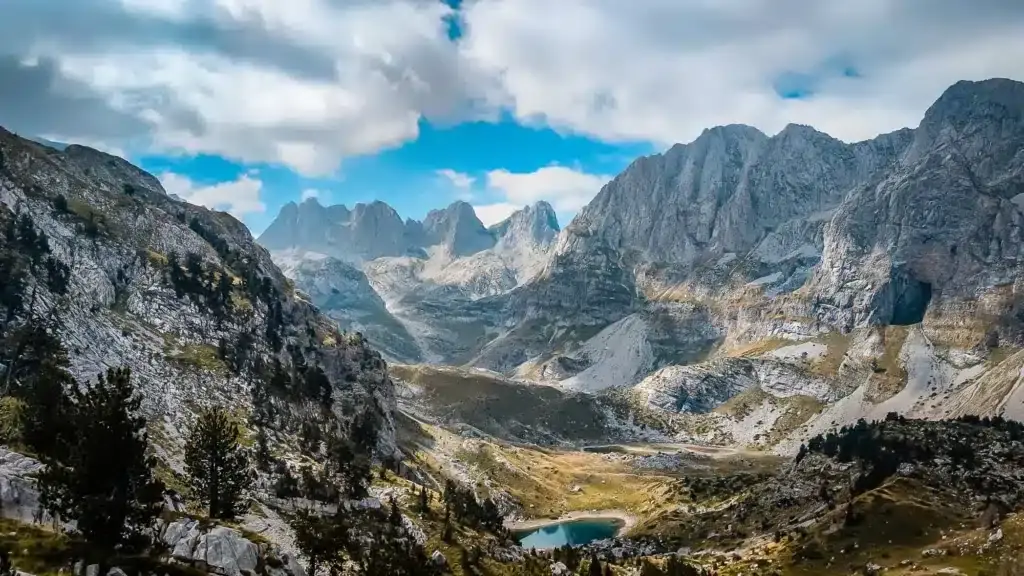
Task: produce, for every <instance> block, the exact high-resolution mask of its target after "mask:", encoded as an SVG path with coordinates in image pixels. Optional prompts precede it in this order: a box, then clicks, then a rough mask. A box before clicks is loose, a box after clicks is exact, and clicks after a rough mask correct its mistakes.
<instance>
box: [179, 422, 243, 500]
mask: <svg viewBox="0 0 1024 576" xmlns="http://www.w3.org/2000/svg"><path fill="white" fill-rule="evenodd" d="M239 435H240V432H239V429H238V425H237V424H235V423H234V422H232V421H231V419H230V418H229V417H228V415H227V413H226V412H224V410H223V409H222V408H220V407H215V408H212V409H209V410H204V411H203V412H202V413H200V414H199V417H198V418H197V419H196V422H195V424H194V425H193V426H192V428H191V429H190V430H189V433H188V440H187V441H186V443H185V468H186V470H187V472H188V476H189V478H188V480H189V484H190V487H191V489H192V495H193V497H194V498H196V499H197V500H199V501H200V502H202V503H203V505H204V506H207V508H208V510H209V514H210V517H211V518H234V517H235V516H237V515H238V514H241V513H242V512H244V511H245V509H246V507H247V506H248V502H247V501H246V499H245V492H246V489H247V488H248V486H249V483H250V482H251V481H252V477H253V473H252V470H251V469H250V467H249V457H248V454H246V452H245V450H244V449H243V448H242V446H241V445H240V444H239V441H238V440H239Z"/></svg>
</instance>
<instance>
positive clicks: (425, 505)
mask: <svg viewBox="0 0 1024 576" xmlns="http://www.w3.org/2000/svg"><path fill="white" fill-rule="evenodd" d="M428 512H430V501H429V500H427V488H426V486H420V514H427V513H428Z"/></svg>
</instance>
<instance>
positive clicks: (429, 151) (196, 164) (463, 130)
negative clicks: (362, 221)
mask: <svg viewBox="0 0 1024 576" xmlns="http://www.w3.org/2000/svg"><path fill="white" fill-rule="evenodd" d="M654 151H655V149H654V147H653V146H652V145H651V144H650V143H646V142H639V143H614V144H609V143H606V142H602V141H600V140H597V139H594V138H588V137H584V136H574V135H568V134H559V133H558V132H556V131H555V130H553V129H551V128H549V127H531V126H524V125H522V124H519V123H517V122H515V121H514V120H513V119H511V118H508V117H505V118H502V119H499V120H497V121H494V122H490V121H486V122H485V121H476V122H466V123H460V124H456V125H454V126H440V127H435V126H433V125H432V124H431V123H430V122H428V121H426V120H421V121H420V124H419V136H418V137H417V138H416V139H415V140H413V141H410V142H407V143H405V144H403V145H401V146H400V147H398V148H395V149H391V150H385V151H382V152H379V153H376V154H367V155H362V156H358V157H353V158H347V159H345V160H344V161H343V162H342V164H341V167H340V168H339V169H338V171H337V172H336V173H335V174H332V175H327V176H318V177H311V176H302V175H301V174H299V173H297V172H296V171H294V170H291V169H289V168H287V167H285V166H281V165H280V164H268V163H257V164H246V163H244V162H239V161H232V160H228V159H225V158H224V157H222V156H215V155H198V156H191V155H185V156H173V155H170V156H169V155H146V154H140V155H137V156H133V157H132V160H133V161H135V162H137V163H138V164H139V165H140V166H141V167H142V168H144V169H146V170H148V171H150V172H152V173H154V174H157V175H163V174H166V173H174V174H178V175H182V176H185V177H187V178H188V179H189V180H190V184H191V185H192V186H193V187H195V188H198V187H203V186H212V185H216V184H218V183H223V182H231V181H236V180H238V179H239V178H240V177H242V176H243V175H246V174H250V173H251V175H252V176H253V177H254V178H258V179H259V180H260V181H261V182H262V188H261V190H260V198H261V200H262V202H263V204H264V209H263V210H261V211H253V212H246V213H243V214H241V216H242V219H243V221H244V222H245V223H246V224H247V225H248V226H249V227H250V228H251V229H252V230H253V231H254V232H255V233H259V232H260V231H262V230H263V229H264V228H266V226H267V225H269V224H270V222H271V221H272V220H273V218H274V217H275V216H276V215H277V213H278V211H279V210H280V208H281V206H283V205H284V204H286V203H287V202H291V201H296V202H298V201H301V200H302V199H303V198H304V197H305V196H309V195H313V194H315V195H316V196H317V199H318V201H319V202H320V203H322V204H346V205H348V206H350V207H351V206H352V205H354V204H355V203H357V202H371V201H373V200H383V201H385V202H387V203H388V204H390V205H391V206H393V207H394V208H395V209H396V210H397V211H398V213H399V214H400V215H402V217H403V218H405V217H409V218H414V219H422V218H423V216H424V215H426V213H427V212H428V211H429V210H432V209H436V208H442V207H444V206H447V205H448V204H450V203H452V202H454V201H456V200H468V201H470V202H471V203H473V204H474V205H476V206H484V207H487V206H495V205H502V204H505V203H507V202H508V198H507V194H506V193H504V192H503V191H502V190H500V189H494V188H492V187H491V186H489V185H488V173H489V172H491V171H494V170H505V171H508V172H511V173H517V174H532V173H536V172H537V171H538V170H540V169H543V168H545V167H551V166H561V167H565V168H568V169H570V170H573V171H576V172H580V173H584V174H590V175H609V176H614V175H615V174H617V173H618V172H620V171H621V170H622V169H623V168H625V167H626V166H627V165H628V164H629V163H630V162H632V161H633V160H634V159H635V158H637V157H638V156H641V155H645V154H650V153H653V152H654ZM449 171H451V172H454V173H457V174H460V175H465V176H467V177H468V178H469V179H472V183H469V184H468V186H466V185H460V184H463V183H461V182H460V183H457V182H453V179H452V177H450V176H447V175H446V174H450V173H451V172H449ZM456 179H458V177H457V176H456ZM598 184H599V183H598ZM597 191H598V189H596V188H593V187H592V188H591V189H590V191H589V195H590V196H592V195H593V194H595V193H596V192H597ZM569 192H574V191H572V190H570V191H569ZM580 193H581V194H583V195H588V191H587V189H584V190H582V191H580ZM546 199H547V198H544V197H543V196H538V197H536V200H546ZM552 200H554V198H552ZM528 201H529V199H524V201H523V203H524V204H525V203H527V202H528ZM577 203H578V202H577ZM512 205H515V204H512ZM570 206H575V205H574V204H570ZM484 212H485V214H481V217H482V218H483V219H485V220H487V216H491V217H490V219H491V220H493V219H494V218H495V217H496V216H493V215H491V214H490V213H486V208H484ZM500 213H502V210H499V211H498V212H497V214H500ZM574 214H575V208H573V207H570V208H569V209H563V210H560V211H559V214H558V216H559V220H560V223H561V224H563V225H564V224H565V223H566V222H567V220H568V219H569V218H571V217H572V216H573V215H574ZM488 223H489V222H488Z"/></svg>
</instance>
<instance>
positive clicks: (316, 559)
mask: <svg viewBox="0 0 1024 576" xmlns="http://www.w3.org/2000/svg"><path fill="white" fill-rule="evenodd" d="M291 526H292V529H293V530H294V531H295V545H296V546H298V548H299V551H300V552H302V555H303V556H305V557H306V559H307V561H308V562H309V564H308V565H307V569H306V573H307V574H310V575H311V576H315V574H316V573H317V569H318V568H319V567H320V566H323V565H326V566H328V567H332V566H334V565H337V564H339V563H340V562H341V560H342V552H343V551H344V550H346V549H347V548H348V547H349V546H350V545H351V542H350V539H349V526H348V524H347V523H346V522H345V521H344V517H343V516H342V514H341V513H340V511H339V513H337V514H334V515H333V516H325V515H321V514H318V513H317V512H314V511H311V510H307V509H304V508H303V509H300V510H298V511H296V513H295V516H294V517H293V518H292V521H291ZM332 573H333V572H332Z"/></svg>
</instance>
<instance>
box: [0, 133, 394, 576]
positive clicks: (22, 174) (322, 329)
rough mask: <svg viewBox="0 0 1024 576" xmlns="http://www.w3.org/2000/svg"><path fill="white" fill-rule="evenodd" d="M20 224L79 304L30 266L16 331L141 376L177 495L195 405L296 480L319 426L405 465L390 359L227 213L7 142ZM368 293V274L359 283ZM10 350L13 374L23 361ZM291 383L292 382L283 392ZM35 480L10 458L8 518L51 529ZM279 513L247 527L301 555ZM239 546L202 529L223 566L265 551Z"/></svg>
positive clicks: (83, 370)
mask: <svg viewBox="0 0 1024 576" xmlns="http://www.w3.org/2000/svg"><path fill="white" fill-rule="evenodd" d="M11 222H16V223H17V229H18V230H19V232H18V235H20V234H21V232H20V231H21V230H22V229H24V228H30V229H31V230H33V231H34V234H45V239H46V241H45V243H44V244H45V250H46V253H47V255H48V258H51V259H52V261H53V263H54V264H53V266H54V268H55V270H57V271H58V272H59V271H60V270H61V269H62V267H66V272H67V276H66V278H65V280H66V291H64V290H61V291H57V290H56V289H55V288H54V287H53V286H54V284H53V273H52V272H51V273H50V276H49V277H47V276H46V275H45V274H42V273H40V272H39V271H36V270H34V269H29V270H27V271H26V273H25V274H24V275H23V276H22V277H21V278H22V279H21V280H18V281H17V282H15V280H14V278H13V277H5V292H4V296H5V300H4V303H5V306H8V305H9V303H10V302H12V301H13V300H11V299H10V298H8V297H9V296H10V295H11V293H10V290H7V289H8V288H12V287H13V288H18V287H21V288H22V290H20V293H21V296H22V299H21V302H22V304H23V306H21V307H18V306H14V307H8V308H7V313H8V316H7V318H6V320H7V321H6V323H5V328H9V327H11V326H13V325H16V324H18V323H20V322H29V321H45V322H46V325H47V326H51V327H52V330H53V333H54V334H55V335H56V336H58V337H59V338H60V341H61V342H62V343H63V346H64V348H65V349H66V351H67V354H68V359H69V362H70V367H69V368H70V372H71V374H72V375H73V376H74V377H75V378H76V379H78V380H79V381H82V382H84V381H87V380H93V379H95V378H96V376H97V374H99V373H101V372H103V371H105V370H106V369H107V368H112V367H126V368H129V369H130V370H131V379H132V383H133V385H134V387H135V389H136V390H137V391H139V393H140V395H141V397H142V411H143V413H144V416H145V417H146V419H147V421H148V436H149V438H150V446H151V447H152V449H153V450H154V451H155V453H156V455H157V456H158V457H159V460H160V465H159V467H158V469H157V474H158V475H159V476H160V477H161V479H163V480H164V481H165V482H166V483H167V484H168V485H176V484H177V483H180V476H179V474H180V473H181V472H182V471H183V465H182V451H183V446H182V442H183V438H182V432H183V431H184V430H186V429H187V428H188V425H189V424H190V423H191V421H192V419H193V418H194V416H195V414H196V412H197V409H198V408H200V407H209V406H212V405H219V406H222V407H224V408H225V409H226V410H227V412H228V413H229V414H231V415H232V417H233V418H237V419H238V421H239V423H240V425H241V427H242V431H243V442H245V443H253V442H256V441H257V436H262V437H264V438H265V440H266V443H267V446H268V448H269V449H270V450H272V451H273V454H275V459H279V460H278V462H279V463H280V464H281V466H283V467H284V468H285V469H289V468H291V469H294V468H296V467H297V464H298V462H299V461H300V460H302V459H303V458H304V457H303V456H302V455H301V454H302V452H304V451H305V449H303V448H302V447H301V445H300V444H301V441H300V440H301V436H302V435H303V434H308V433H309V430H310V428H311V427H314V428H317V427H319V428H318V429H321V433H328V432H329V433H335V431H336V429H341V430H344V426H346V424H347V423H348V422H350V421H351V420H352V418H353V415H361V416H364V417H366V418H369V419H370V420H371V421H372V422H373V424H374V430H375V437H376V439H377V451H378V453H379V454H380V455H381V456H387V457H390V456H392V455H396V454H397V452H396V451H397V448H396V441H395V433H394V419H393V415H394V412H395V410H396V400H395V394H394V385H393V383H392V381H391V379H390V377H389V375H388V373H387V369H386V364H385V362H384V360H383V359H382V358H381V355H380V354H379V353H378V352H376V351H375V350H373V349H372V348H371V347H370V346H369V345H368V344H367V343H366V340H365V339H364V338H363V337H362V336H359V335H357V334H355V333H352V332H342V331H340V330H339V329H338V327H337V324H336V322H335V321H334V320H332V319H330V318H328V317H326V316H324V315H323V314H321V313H320V312H319V311H318V310H317V307H316V306H315V305H314V304H312V303H311V302H309V301H308V299H307V298H308V297H307V296H305V295H303V294H302V293H300V292H298V291H296V290H295V289H294V287H293V285H292V283H291V281H289V280H288V279H287V278H286V277H285V276H284V275H283V274H282V273H281V271H280V270H279V269H278V267H277V266H276V265H275V264H274V263H273V261H272V260H271V257H270V254H269V253H268V252H267V251H266V250H265V249H263V248H262V247H260V246H259V245H257V244H256V243H255V242H254V240H253V238H252V237H251V235H250V234H249V232H248V230H247V229H246V227H245V226H244V225H243V224H242V223H241V222H239V221H237V220H236V219H234V218H233V217H231V216H230V215H228V214H226V213H221V212H215V211H211V210H207V209H205V208H201V207H198V206H193V205H190V204H187V203H184V202H181V201H178V200H174V199H172V198H170V197H168V196H167V195H166V194H165V193H164V191H163V189H162V188H161V187H160V185H159V183H158V182H157V181H156V180H155V179H154V178H153V177H152V176H150V175H148V174H146V173H144V172H142V171H141V170H139V169H137V168H135V167H133V166H131V165H130V164H128V163H127V162H125V161H124V160H121V159H119V158H115V157H113V156H108V155H106V154H103V153H100V152H97V151H95V150H89V149H84V148H82V147H78V146H69V147H67V149H66V150H65V151H63V152H62V151H58V150H55V149H52V148H48V147H44V146H41V145H38V144H36V143H34V142H31V141H28V140H24V139H22V138H19V137H17V136H15V135H13V134H11V133H9V132H6V131H3V130H2V129H0V224H2V225H3V227H4V229H5V230H9V229H10V228H9V226H8V225H9V224H10V223H11ZM12 238H15V237H14V236H6V237H4V238H0V256H2V257H3V258H0V259H4V260H5V262H7V263H9V262H11V261H12V260H11V259H10V258H9V256H11V255H12V254H14V255H15V256H16V257H19V258H20V257H21V256H22V255H20V254H16V251H18V250H22V249H23V248H21V247H19V246H17V245H16V242H15V240H13V239H12ZM34 249H35V250H39V248H38V247H36V248H34ZM12 251H15V252H12ZM47 266H50V264H47ZM5 270H6V269H5ZM5 274H7V272H6V271H5ZM360 281H362V282H365V277H362V278H361V277H359V276H358V274H357V275H356V276H354V277H353V279H352V282H356V283H358V282H360ZM347 294H348V293H347ZM378 303H379V300H378ZM12 310H14V316H13V317H12V316H11V315H10V314H11V311H12ZM374 324H376V322H374ZM6 350H7V349H6V348H5V356H4V358H3V359H0V364H2V365H3V367H4V368H6V367H7V366H8V365H9V364H10V363H11V362H12V360H11V359H10V357H8V356H7V355H6ZM308 368H317V369H319V370H320V371H322V374H323V376H324V377H325V383H326V385H327V386H329V387H330V395H329V396H330V398H331V403H330V405H329V406H327V407H325V406H326V405H325V403H324V402H323V400H322V398H321V400H320V401H317V400H315V399H313V398H310V397H309V396H308V395H304V394H305V393H304V392H303V391H302V390H303V389H302V388H301V387H300V386H295V385H294V383H295V382H302V381H303V374H304V373H305V371H306V370H307V369H308ZM282 378H283V379H284V381H286V382H287V383H289V384H287V385H286V386H285V387H284V388H283V389H282V384H281V380H282ZM275 382H276V383H275ZM275 387H276V388H275ZM268 390H269V391H270V392H269V393H268ZM5 400H10V399H9V398H5ZM257 402H262V404H261V405H260V408H259V411H260V413H261V414H268V413H270V414H273V417H272V418H269V419H268V418H267V417H266V416H264V417H263V421H262V423H260V424H256V423H255V422H256V418H255V417H254V416H253V414H254V413H255V412H257V406H256V404H257ZM8 424H9V423H8ZM257 428H258V429H257ZM7 441H8V439H7V438H5V439H4V442H7ZM37 468H38V463H37V462H34V461H33V460H32V459H31V458H27V457H23V456H21V455H18V454H16V453H13V452H9V451H6V450H5V451H4V452H3V454H0V497H2V501H0V503H2V511H3V515H4V516H5V517H11V518H15V519H18V520H22V521H30V520H33V519H35V520H38V518H36V514H37V506H36V500H37V498H38V497H37V496H36V495H35V491H34V485H33V480H32V478H31V474H32V472H33V471H34V470H36V469H37ZM272 480H273V479H272V478H270V477H269V473H268V475H261V477H260V481H259V482H258V483H257V484H256V487H257V490H255V492H254V494H253V496H254V497H255V498H256V499H257V500H259V499H261V498H267V497H268V491H269V486H270V485H271V484H272ZM169 506H170V507H171V508H172V509H174V504H173V503H169ZM273 509H274V508H273V506H269V505H268V506H254V507H253V512H252V513H251V514H250V515H249V516H247V517H246V518H245V519H244V521H245V522H246V523H252V524H256V525H260V526H263V527H264V528H268V527H272V530H271V532H270V533H272V534H274V535H275V536H274V539H275V541H276V542H278V544H279V545H283V546H284V547H285V549H286V550H288V551H289V552H290V553H292V554H294V551H293V550H290V549H288V548H287V546H288V544H287V542H288V541H289V537H288V533H290V529H289V528H288V526H287V524H286V523H285V522H284V521H283V520H282V519H281V518H280V517H279V516H277V515H276V513H274V512H273ZM225 530H228V529H227V528H225ZM233 534H234V533H227V532H223V531H221V532H215V531H209V530H206V527H205V526H204V529H203V531H202V535H201V536H202V537H204V538H207V541H206V543H207V544H208V545H207V546H203V547H201V548H202V550H203V551H204V552H203V553H204V554H207V555H208V554H211V553H213V552H211V551H212V550H220V552H217V554H220V555H221V556H223V555H224V554H227V553H228V552H231V550H234V551H235V552H237V551H238V550H235V548H239V547H242V548H245V549H248V548H249V547H250V546H252V545H253V543H252V542H249V543H246V542H247V541H246V540H245V538H242V537H241V536H239V537H238V538H235V536H237V534H234V535H233ZM211 539H216V540H217V542H220V544H216V545H215V544H214V543H213V540H211ZM282 543H283V544H282ZM236 545H237V546H236ZM225 546H226V547H227V548H225ZM229 549H230V550H229ZM196 550H199V548H195V549H194V550H193V552H195V554H198V552H196ZM239 550H241V548H239ZM232 553H234V552H232ZM195 554H193V555H194V556H195ZM245 554H246V557H247V558H248V557H249V556H251V555H249V554H248V552H246V553H245ZM261 555H262V552H261ZM261 557H262V556H261ZM199 560H202V561H203V562H204V564H205V565H206V566H207V568H210V567H211V566H214V565H215V564H216V562H214V561H213V560H211V559H210V558H209V557H208V556H207V557H204V558H198V557H196V561H199ZM222 568H224V570H223V571H221V572H220V573H223V574H226V575H227V576H231V575H232V574H234V573H235V572H234V571H233V569H232V568H231V567H230V566H227V567H222ZM244 569H245V567H244V566H242V567H239V568H238V572H239V573H240V572H241V571H242V570H244ZM213 571H215V572H216V571H218V570H213ZM268 576H285V575H284V574H283V573H281V572H278V573H275V574H273V575H271V574H268ZM292 576H294V574H293V575H292Z"/></svg>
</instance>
